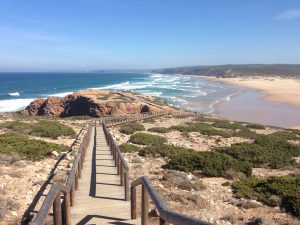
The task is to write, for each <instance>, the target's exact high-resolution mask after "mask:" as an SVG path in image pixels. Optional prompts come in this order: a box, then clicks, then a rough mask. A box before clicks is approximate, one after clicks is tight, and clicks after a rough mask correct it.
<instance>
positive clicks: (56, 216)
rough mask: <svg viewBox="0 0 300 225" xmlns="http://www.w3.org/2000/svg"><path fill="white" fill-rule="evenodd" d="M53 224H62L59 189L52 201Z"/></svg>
mask: <svg viewBox="0 0 300 225" xmlns="http://www.w3.org/2000/svg"><path fill="white" fill-rule="evenodd" d="M53 224H54V225H62V214H61V201H60V191H58V193H57V195H56V197H55V199H54V202H53Z"/></svg>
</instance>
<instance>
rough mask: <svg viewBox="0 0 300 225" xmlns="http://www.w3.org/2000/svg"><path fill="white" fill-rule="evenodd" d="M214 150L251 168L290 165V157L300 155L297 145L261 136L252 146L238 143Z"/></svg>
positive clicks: (271, 136)
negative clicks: (247, 164)
mask: <svg viewBox="0 0 300 225" xmlns="http://www.w3.org/2000/svg"><path fill="white" fill-rule="evenodd" d="M215 150H216V151H217V152H220V153H225V154H228V155H230V156H231V157H233V158H235V159H237V160H239V161H241V162H245V163H249V164H250V165H251V166H256V167H271V168H280V167H283V166H285V165H291V164H293V162H294V161H293V160H292V157H296V156H299V155H300V146H299V145H293V144H290V143H288V142H287V141H286V140H283V139H281V138H278V137H277V136H276V135H262V136H258V137H256V139H255V141H254V143H253V144H250V143H238V144H233V145H231V146H230V147H222V148H216V149H215Z"/></svg>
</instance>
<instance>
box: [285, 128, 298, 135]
mask: <svg viewBox="0 0 300 225" xmlns="http://www.w3.org/2000/svg"><path fill="white" fill-rule="evenodd" d="M288 130H289V131H291V132H292V133H294V134H297V135H300V129H288Z"/></svg>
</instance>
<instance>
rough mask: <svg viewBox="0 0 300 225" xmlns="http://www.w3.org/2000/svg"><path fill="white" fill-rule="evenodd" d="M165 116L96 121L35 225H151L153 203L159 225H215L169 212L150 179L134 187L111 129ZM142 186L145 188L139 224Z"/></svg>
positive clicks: (134, 184)
mask: <svg viewBox="0 0 300 225" xmlns="http://www.w3.org/2000/svg"><path fill="white" fill-rule="evenodd" d="M163 115H166V113H164V112H162V113H153V114H148V115H147V114H140V115H132V116H130V117H127V116H126V117H118V118H114V117H112V118H108V119H105V120H104V119H103V120H93V121H91V123H90V124H89V126H88V129H87V133H86V134H85V136H84V138H83V140H82V142H81V145H80V148H79V151H78V153H77V155H76V157H75V159H74V161H73V167H72V169H71V171H70V173H69V175H68V178H67V181H66V183H65V184H62V183H60V182H54V183H53V184H52V187H51V189H50V190H49V192H48V194H47V197H46V199H45V201H44V203H43V205H42V206H41V208H40V210H39V211H38V213H37V214H36V216H35V217H34V218H33V220H32V222H31V223H30V224H31V225H46V224H54V225H71V224H77V225H84V224H91V225H92V224H93V225H96V224H97V225H98V224H123V225H131V224H142V225H147V224H148V222H149V221H148V212H149V208H148V205H149V201H150V200H151V202H152V204H153V205H154V206H155V208H156V209H157V211H158V214H159V224H174V225H185V224H190V225H212V224H211V223H208V222H205V221H201V220H196V219H193V218H191V217H188V216H185V215H181V214H179V213H177V212H174V211H171V210H169V209H168V207H167V206H166V205H165V203H164V201H163V200H162V199H161V198H160V196H159V195H158V193H157V192H156V191H155V188H154V187H153V186H152V184H151V181H150V180H149V179H148V177H146V176H143V177H140V178H138V179H136V180H135V181H133V182H132V183H131V185H130V184H129V168H128V165H127V163H126V160H125V158H124V156H123V154H122V153H121V151H120V149H119V147H118V144H117V143H116V142H115V140H114V138H113V136H112V135H111V133H110V131H109V128H108V127H111V126H114V125H118V124H124V123H129V122H133V121H139V120H144V119H149V118H155V117H159V116H163ZM138 186H141V218H139V219H137V191H136V189H137V187H138ZM50 215H51V217H50ZM51 219H52V220H51Z"/></svg>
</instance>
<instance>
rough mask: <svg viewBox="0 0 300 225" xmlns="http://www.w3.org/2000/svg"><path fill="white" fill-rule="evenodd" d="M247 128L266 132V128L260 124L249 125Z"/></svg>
mask: <svg viewBox="0 0 300 225" xmlns="http://www.w3.org/2000/svg"><path fill="white" fill-rule="evenodd" d="M246 127H247V128H250V129H257V130H264V129H265V126H263V125H260V124H254V123H251V124H247V125H246Z"/></svg>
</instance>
